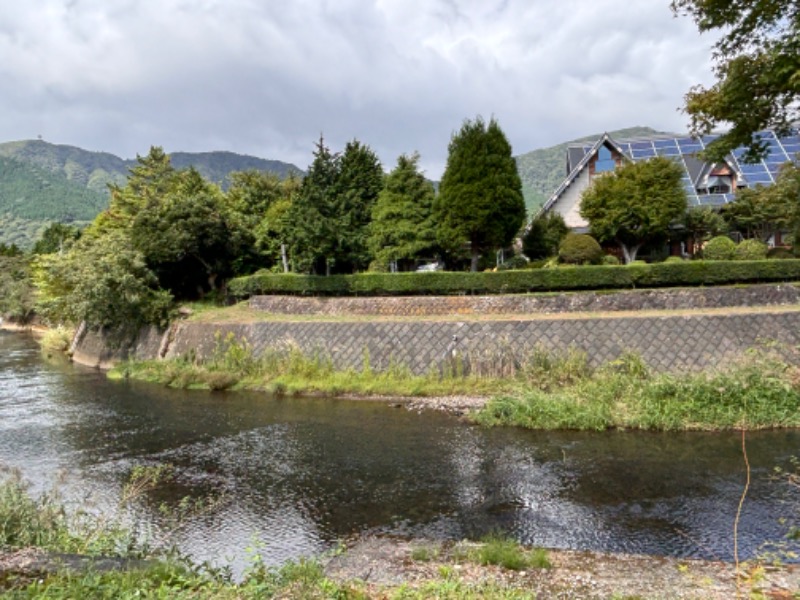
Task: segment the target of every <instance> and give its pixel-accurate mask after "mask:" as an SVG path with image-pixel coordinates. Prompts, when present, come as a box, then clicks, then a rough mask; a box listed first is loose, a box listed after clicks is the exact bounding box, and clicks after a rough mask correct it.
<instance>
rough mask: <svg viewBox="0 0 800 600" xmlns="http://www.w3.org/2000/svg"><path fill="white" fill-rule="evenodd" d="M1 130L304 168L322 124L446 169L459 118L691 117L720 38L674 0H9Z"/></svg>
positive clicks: (519, 130) (678, 126)
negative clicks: (688, 103) (689, 98)
mask: <svg viewBox="0 0 800 600" xmlns="http://www.w3.org/2000/svg"><path fill="white" fill-rule="evenodd" d="M2 2H3V4H4V6H3V9H2V12H0V80H2V81H3V85H2V93H0V141H10V140H17V139H32V138H35V137H37V136H38V135H41V136H42V137H43V139H45V140H47V141H50V142H54V143H59V144H70V145H75V146H80V147H83V148H86V149H89V150H98V151H108V152H113V153H115V154H118V155H120V156H123V157H125V158H132V157H134V156H135V155H136V154H137V153H139V154H144V153H146V152H147V151H148V149H149V147H150V146H151V145H160V146H163V147H164V148H165V149H166V150H167V151H168V152H174V151H198V152H199V151H209V150H230V151H233V152H239V153H243V154H253V155H256V156H260V157H264V158H273V159H278V160H285V161H288V162H293V163H295V164H296V165H298V166H299V167H301V168H306V167H307V165H308V164H309V162H310V161H311V152H312V150H313V146H314V142H315V141H316V140H317V139H319V136H320V134H321V133H322V134H324V137H325V139H326V142H327V143H328V145H329V146H330V147H331V148H332V149H333V150H339V149H341V148H342V147H343V146H344V144H345V143H346V142H347V141H348V140H350V139H353V138H357V139H359V140H360V141H362V142H364V143H366V144H369V145H370V146H371V147H372V148H373V149H374V150H375V151H376V152H377V153H378V155H379V156H380V158H381V160H382V161H383V163H384V166H385V168H386V169H387V170H388V169H390V168H391V167H392V166H393V165H394V163H395V161H396V159H397V156H398V155H400V154H402V153H410V152H413V151H419V152H420V154H421V155H422V166H423V168H424V169H425V170H426V172H427V174H428V176H430V177H433V178H438V177H439V176H440V175H441V171H442V169H443V167H444V163H445V161H446V159H447V144H448V142H449V140H450V136H451V134H452V133H453V131H455V130H457V129H458V128H459V126H460V125H461V123H462V121H463V120H464V119H465V118H472V117H475V116H476V115H482V116H484V117H485V118H489V117H491V116H494V117H495V118H497V120H498V122H499V123H500V126H501V127H502V128H503V130H504V131H505V132H506V134H507V135H508V138H509V140H510V141H511V144H512V146H513V148H514V153H515V154H521V153H524V152H528V151H530V150H535V149H537V148H542V147H546V146H550V145H553V144H556V143H560V142H563V141H566V140H568V139H572V138H575V137H579V136H582V135H586V134H590V133H595V132H602V131H604V130H612V129H617V128H621V127H628V126H633V125H649V126H651V127H655V128H657V129H661V130H669V131H683V130H685V129H686V126H687V119H686V117H685V115H682V114H681V113H680V112H679V111H678V108H679V107H680V105H681V101H682V97H683V94H684V93H685V92H686V90H687V89H688V88H689V87H690V86H692V85H694V84H697V83H705V84H708V83H710V82H711V80H712V78H711V68H710V47H711V45H712V44H713V42H714V38H713V37H710V36H708V35H705V36H700V35H699V34H698V33H697V30H696V28H695V26H694V23H693V22H692V21H691V20H690V19H689V18H687V17H682V18H675V17H673V15H672V13H671V11H670V9H669V0H25V1H24V2H22V1H17V0H2Z"/></svg>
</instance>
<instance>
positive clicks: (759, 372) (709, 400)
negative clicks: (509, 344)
mask: <svg viewBox="0 0 800 600" xmlns="http://www.w3.org/2000/svg"><path fill="white" fill-rule="evenodd" d="M799 382H800V380H799V379H798V370H797V368H795V367H791V366H789V365H787V364H786V363H785V362H783V361H782V360H781V359H779V358H777V357H775V356H772V355H770V354H768V353H764V352H752V353H750V354H748V355H747V356H745V357H743V358H742V359H741V360H740V361H739V362H737V363H735V364H732V365H729V366H728V367H726V368H724V369H720V370H714V371H709V372H698V373H679V374H672V373H657V374H653V373H650V372H648V371H647V369H646V368H645V367H644V366H643V365H642V364H641V361H639V360H637V359H636V358H635V357H632V356H628V357H627V358H625V359H623V360H620V361H615V363H612V364H609V365H606V366H605V367H603V368H600V369H596V370H593V371H587V372H586V373H584V374H583V375H581V376H580V377H576V378H574V379H573V380H571V381H569V382H567V383H566V384H564V385H559V386H557V387H550V386H549V384H548V385H545V386H536V385H521V386H520V387H519V389H518V390H517V391H516V392H515V393H512V394H506V395H503V396H500V397H497V398H494V399H493V400H491V401H490V402H489V403H488V404H487V405H486V407H485V408H484V409H483V410H481V411H480V412H478V413H477V414H475V415H474V416H473V418H474V420H475V421H476V422H478V423H481V424H483V425H488V426H498V425H512V426H520V427H526V428H530V429H577V430H604V429H608V428H629V429H645V430H662V431H680V430H724V429H740V428H746V429H765V428H776V427H800V386H799V385H798V383H799Z"/></svg>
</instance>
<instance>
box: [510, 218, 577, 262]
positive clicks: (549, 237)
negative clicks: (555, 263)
mask: <svg viewBox="0 0 800 600" xmlns="http://www.w3.org/2000/svg"><path fill="white" fill-rule="evenodd" d="M568 233H569V227H567V224H566V223H565V222H564V217H562V216H561V215H560V214H559V213H557V212H548V213H546V214H544V215H540V216H539V217H537V218H536V219H534V220H533V221H532V222H531V224H530V227H529V228H528V231H527V232H526V233H525V235H524V236H523V237H522V251H523V252H524V253H525V256H527V257H528V258H530V259H531V260H536V259H542V258H547V257H548V256H553V255H554V254H555V253H556V252H558V247H559V245H560V244H561V241H562V240H563V239H564V236H566V235H567V234H568Z"/></svg>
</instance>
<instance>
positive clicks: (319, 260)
mask: <svg viewBox="0 0 800 600" xmlns="http://www.w3.org/2000/svg"><path fill="white" fill-rule="evenodd" d="M316 146H317V148H316V150H315V151H314V160H313V162H312V163H311V166H310V167H309V168H308V172H307V173H306V176H305V178H304V179H303V183H302V185H301V186H300V191H299V192H298V194H297V198H296V200H295V201H294V202H293V203H292V206H291V209H290V210H289V214H288V219H287V220H288V225H287V239H288V240H289V247H290V251H291V256H292V262H293V263H294V269H295V270H296V271H301V272H311V273H318V274H321V273H326V272H327V271H328V270H329V268H330V263H329V259H330V258H331V257H332V254H333V250H334V247H335V239H336V226H337V224H336V223H335V222H334V218H333V217H334V215H335V212H336V211H335V197H334V186H335V184H336V180H337V178H338V174H339V156H338V155H336V154H332V153H331V151H330V149H329V148H328V147H327V146H326V145H325V141H324V140H323V139H322V137H320V139H319V142H318V143H317V144H316Z"/></svg>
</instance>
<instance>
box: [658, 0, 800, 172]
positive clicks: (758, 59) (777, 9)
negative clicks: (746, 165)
mask: <svg viewBox="0 0 800 600" xmlns="http://www.w3.org/2000/svg"><path fill="white" fill-rule="evenodd" d="M672 10H673V11H674V12H675V13H676V14H685V15H689V16H691V17H692V18H693V19H694V21H695V22H696V23H697V26H698V28H699V29H700V31H701V32H705V31H712V30H722V31H724V34H723V36H722V37H721V38H720V40H719V41H718V42H717V43H716V44H715V45H714V58H715V59H716V65H715V68H714V71H715V75H716V78H717V81H716V83H715V84H714V85H712V86H711V87H710V88H707V89H706V88H704V87H702V86H696V87H694V88H692V89H691V90H690V91H689V92H688V93H687V94H686V98H685V100H686V107H685V110H686V112H687V113H688V114H689V116H690V118H691V129H692V133H693V134H695V135H700V134H705V133H709V132H711V131H712V130H713V129H714V128H715V127H716V126H717V125H719V124H723V123H730V124H731V129H730V131H729V132H728V133H727V134H725V135H723V136H721V137H720V138H718V139H717V140H716V141H715V142H714V143H713V144H711V146H710V147H709V148H708V149H707V152H706V154H707V155H708V157H709V158H710V159H712V160H719V159H721V158H722V157H723V156H724V155H725V154H727V153H728V152H730V151H731V150H733V149H734V148H736V147H737V146H748V147H749V153H748V154H749V157H750V158H756V157H758V156H762V155H763V154H764V153H765V151H766V145H765V144H764V143H762V142H760V141H759V140H758V139H757V138H754V137H753V134H754V133H755V132H757V131H759V130H762V129H768V128H772V129H776V130H777V131H778V132H779V133H784V132H786V131H788V129H789V128H790V126H791V125H792V123H794V122H796V121H797V120H798V118H800V107H798V102H797V101H798V98H800V4H798V3H797V2H795V1H789V0H738V1H737V2H734V3H731V2H730V1H729V0H672Z"/></svg>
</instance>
